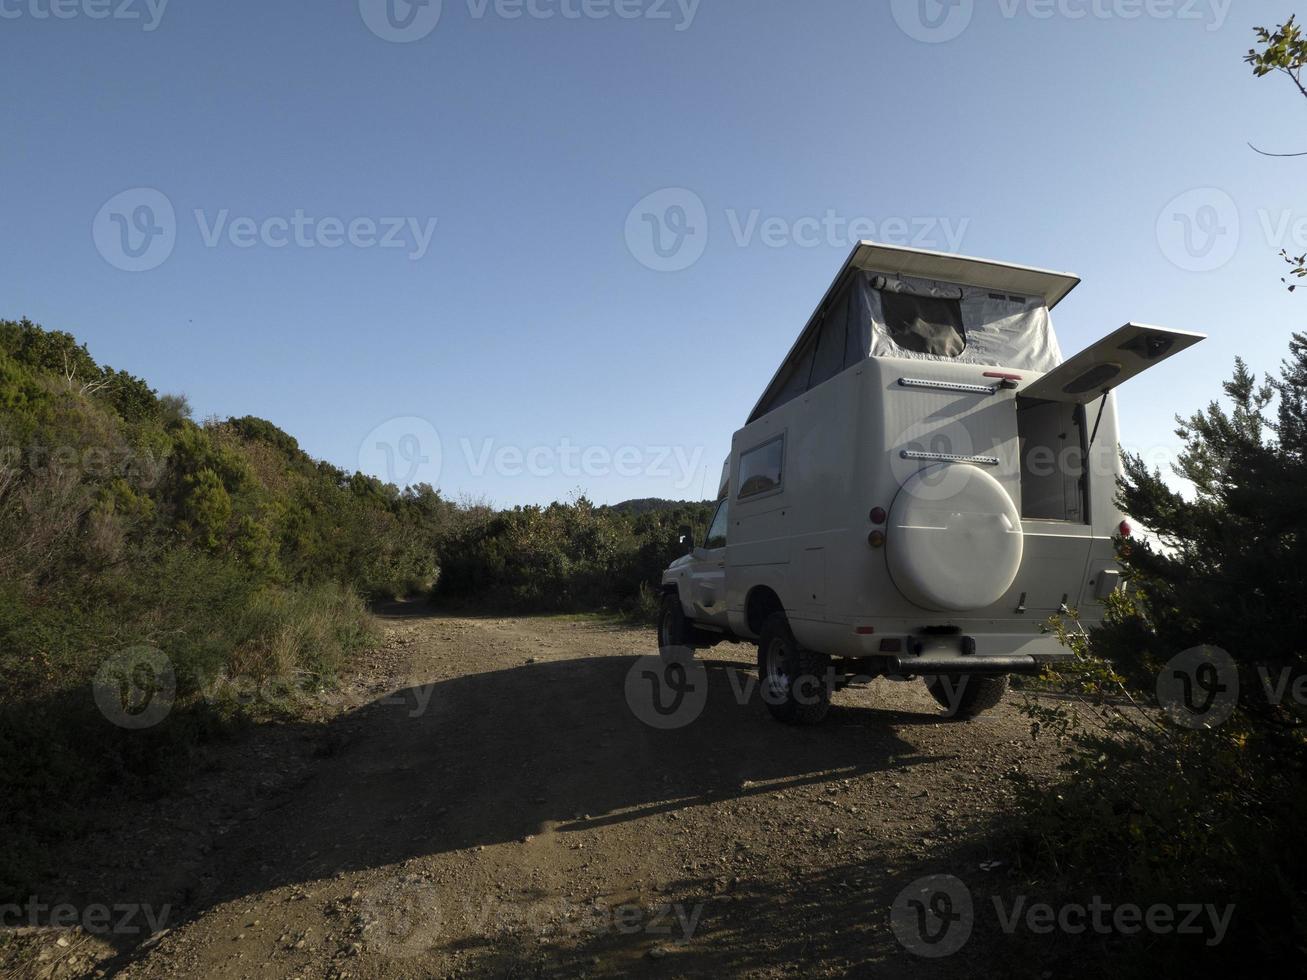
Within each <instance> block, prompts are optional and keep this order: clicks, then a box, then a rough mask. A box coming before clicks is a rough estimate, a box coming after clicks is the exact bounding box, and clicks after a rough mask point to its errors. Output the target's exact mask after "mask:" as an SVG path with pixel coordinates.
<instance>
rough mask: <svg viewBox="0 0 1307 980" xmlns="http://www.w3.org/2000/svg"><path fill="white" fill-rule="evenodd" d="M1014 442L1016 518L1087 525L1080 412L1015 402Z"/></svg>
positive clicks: (1073, 407)
mask: <svg viewBox="0 0 1307 980" xmlns="http://www.w3.org/2000/svg"><path fill="white" fill-rule="evenodd" d="M1017 436H1018V438H1019V440H1020V456H1021V516H1022V518H1024V519H1026V520H1032V521H1070V522H1072V523H1075V524H1087V523H1089V479H1088V473H1087V468H1086V466H1085V459H1086V457H1087V454H1088V445H1087V439H1088V436H1087V433H1086V432H1085V408H1084V406H1083V405H1079V404H1076V403H1075V402H1057V401H1040V400H1037V399H1033V398H1018V399H1017Z"/></svg>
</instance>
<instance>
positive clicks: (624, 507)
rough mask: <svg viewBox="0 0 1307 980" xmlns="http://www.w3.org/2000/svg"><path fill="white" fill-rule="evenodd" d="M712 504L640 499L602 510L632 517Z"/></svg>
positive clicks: (653, 498) (705, 501)
mask: <svg viewBox="0 0 1307 980" xmlns="http://www.w3.org/2000/svg"><path fill="white" fill-rule="evenodd" d="M712 504H713V501H711V500H702V501H701V500H664V499H663V498H662V497H641V498H640V499H638V500H623V501H622V502H621V503H620V504H613V505H612V506H611V507H605V508H603V509H604V510H611V511H614V512H616V513H618V514H629V515H631V516H633V517H634V516H639V515H640V514H660V513H662V512H663V511H668V510H681V509H682V508H685V507H700V506H709V507H711V506H712Z"/></svg>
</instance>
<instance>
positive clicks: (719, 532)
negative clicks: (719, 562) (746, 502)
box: [703, 500, 730, 550]
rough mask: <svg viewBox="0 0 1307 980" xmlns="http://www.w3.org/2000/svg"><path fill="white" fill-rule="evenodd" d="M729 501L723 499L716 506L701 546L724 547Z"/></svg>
mask: <svg viewBox="0 0 1307 980" xmlns="http://www.w3.org/2000/svg"><path fill="white" fill-rule="evenodd" d="M729 510H730V501H728V500H723V501H722V502H721V504H719V505H718V507H717V514H716V516H714V517H713V519H712V525H711V526H710V527H709V528H708V537H707V538H706V539H705V540H704V542H703V546H704V547H705V548H707V549H710V550H711V549H713V548H725V547H726V528H727V526H728V525H729V523H730V515H729V514H728V511H729Z"/></svg>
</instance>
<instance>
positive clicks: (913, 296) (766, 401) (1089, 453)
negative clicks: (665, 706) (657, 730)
mask: <svg viewBox="0 0 1307 980" xmlns="http://www.w3.org/2000/svg"><path fill="white" fill-rule="evenodd" d="M1078 282H1079V280H1078V279H1076V278H1075V277H1074V276H1070V275H1065V274H1061V273H1053V272H1045V271H1042V270H1038V269H1029V268H1024V267H1020V266H1013V265H1005V264H1000V263H995V262H988V261H984V260H979V259H968V258H963V257H959V256H954V255H945V254H940V253H931V252H923V251H918V250H914V249H905V248H890V247H886V246H880V245H874V244H872V243H867V242H864V243H861V244H860V245H859V246H858V247H857V248H856V249H855V250H854V252H853V254H852V255H851V256H850V258H849V260H848V262H847V263H846V264H845V266H844V267H843V269H841V271H840V274H839V275H838V276H837V277H836V279H835V281H834V283H833V284H832V286H831V288H830V290H828V292H827V293H826V296H825V297H824V299H823V300H822V303H821V305H820V306H819V307H818V309H817V311H816V313H815V314H814V316H813V317H812V319H811V320H810V321H809V323H808V325H807V326H806V327H805V329H804V331H803V333H802V334H801V335H800V337H799V339H798V341H797V342H796V343H795V345H794V347H793V349H792V350H791V351H790V354H789V355H788V356H787V358H786V360H785V362H784V363H783V364H782V366H781V368H780V370H779V371H778V372H777V374H776V376H775V377H774V378H773V380H772V382H771V384H770V385H769V386H768V387H767V389H766V391H765V393H764V395H763V397H762V398H761V399H760V400H759V402H758V405H757V406H756V407H755V408H754V410H753V412H752V413H751V414H750V417H749V419H748V422H747V424H746V425H745V426H744V427H743V428H742V429H740V430H739V431H738V432H736V433H735V435H734V437H733V439H732V442H731V455H730V457H729V459H728V460H727V462H726V466H725V469H724V472H723V479H722V484H721V491H720V503H719V509H718V512H717V515H716V517H715V519H714V521H713V524H712V527H711V528H710V529H709V533H708V535H707V537H705V538H702V539H700V540H699V541H698V542H694V543H695V544H696V545H697V546H696V547H694V549H693V551H692V553H691V554H689V555H687V556H686V557H684V558H682V559H680V560H678V561H677V562H675V563H673V565H672V566H671V567H670V568H668V569H667V571H666V572H665V574H664V576H663V590H664V594H665V597H666V598H665V600H664V602H665V610H666V612H667V614H668V616H669V617H671V619H672V620H673V621H672V622H670V623H669V622H665V621H660V644H661V645H663V646H667V645H668V644H676V643H678V642H679V643H683V644H685V645H689V646H695V645H705V644H709V643H711V642H714V641H715V640H717V639H721V638H736V639H744V640H758V639H759V638H760V636H761V634H762V633H763V632H764V624H765V623H766V622H767V621H768V619H769V618H770V617H772V616H774V615H776V614H777V613H783V615H784V620H785V622H786V623H787V624H788V629H789V631H790V633H792V637H791V639H792V641H793V643H794V645H796V646H797V647H801V648H803V650H804V651H808V652H815V653H816V654H818V655H819V656H820V658H822V659H820V660H819V661H818V662H819V663H822V664H826V663H830V664H833V665H836V666H837V667H838V668H839V669H838V670H837V671H836V672H835V673H836V675H837V676H836V679H835V682H834V684H833V685H832V687H835V688H837V687H838V686H840V685H841V683H843V682H846V681H847V679H848V676H849V675H850V674H857V675H861V676H866V675H873V674H877V673H880V674H888V675H891V676H898V677H905V676H911V675H923V676H934V675H951V676H956V677H965V676H969V675H977V676H988V675H994V676H998V675H1004V676H1005V675H1007V674H1010V673H1014V672H1032V671H1037V670H1038V669H1039V665H1040V664H1041V663H1042V662H1045V661H1049V660H1055V659H1058V658H1063V657H1067V656H1070V653H1069V651H1068V650H1067V649H1066V648H1064V647H1062V646H1060V645H1059V643H1058V642H1057V640H1056V638H1055V637H1054V636H1053V634H1051V633H1050V632H1048V631H1047V627H1046V622H1047V620H1048V619H1049V617H1050V616H1052V615H1054V614H1056V613H1058V612H1065V611H1067V610H1069V609H1075V610H1077V611H1078V612H1079V615H1080V618H1081V621H1082V622H1084V623H1086V624H1092V623H1094V622H1095V621H1097V620H1099V619H1101V617H1102V614H1103V608H1104V607H1103V602H1104V600H1105V599H1106V597H1107V596H1109V595H1110V594H1111V593H1112V592H1113V591H1114V590H1115V589H1117V588H1118V587H1120V585H1121V573H1120V570H1119V568H1118V566H1117V564H1116V561H1115V557H1114V556H1115V542H1114V537H1115V536H1116V535H1118V534H1123V533H1124V534H1128V533H1129V529H1128V525H1125V524H1124V523H1123V522H1124V520H1125V518H1124V515H1122V514H1121V513H1120V512H1119V511H1118V509H1117V507H1116V506H1115V504H1114V502H1113V497H1114V495H1115V490H1116V479H1117V477H1118V475H1119V474H1120V453H1119V447H1118V430H1117V414H1116V400H1115V397H1114V396H1113V394H1112V389H1113V388H1114V387H1115V386H1116V385H1117V384H1119V383H1120V382H1122V381H1124V380H1126V379H1128V378H1130V377H1133V376H1134V375H1135V374H1138V373H1140V372H1141V371H1142V370H1144V369H1146V368H1148V367H1150V366H1152V365H1154V364H1156V363H1159V362H1160V361H1162V360H1164V359H1166V358H1167V357H1169V356H1171V355H1173V354H1175V353H1178V352H1179V351H1180V350H1183V349H1184V348H1186V347H1188V346H1191V345H1192V344H1194V343H1197V342H1198V341H1199V340H1201V339H1202V337H1201V335H1198V334H1189V333H1182V332H1179V331H1172V330H1164V329H1161V328H1155V327H1145V326H1139V325H1135V324H1131V325H1128V326H1126V327H1123V328H1122V329H1121V330H1118V331H1116V332H1115V333H1114V334H1112V335H1110V336H1109V337H1107V338H1105V339H1104V340H1103V341H1101V342H1099V343H1098V344H1095V345H1094V346H1093V347H1091V348H1090V349H1089V350H1087V351H1085V352H1084V353H1083V354H1081V355H1079V356H1077V357H1075V358H1072V359H1071V360H1069V361H1065V362H1064V361H1063V358H1062V356H1061V352H1060V350H1059V348H1058V344H1057V340H1056V337H1055V335H1054V334H1053V331H1052V324H1051V320H1050V317H1049V313H1050V311H1051V310H1052V309H1053V308H1054V307H1055V306H1056V305H1057V304H1058V303H1059V302H1060V301H1061V300H1062V299H1064V298H1065V297H1066V295H1067V294H1068V293H1070V292H1071V290H1072V289H1073V288H1074V287H1075V286H1076V285H1077V284H1078ZM677 608H679V610H680V618H679V619H678V618H677V615H676V609H677ZM666 618H667V617H664V620H665V619H666ZM761 660H762V658H761V657H760V665H761ZM805 662H806V661H805ZM782 679H784V678H782ZM1005 683H1006V682H1005V681H1004V684H1005Z"/></svg>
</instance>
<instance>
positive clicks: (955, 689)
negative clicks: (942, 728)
mask: <svg viewBox="0 0 1307 980" xmlns="http://www.w3.org/2000/svg"><path fill="white" fill-rule="evenodd" d="M1007 683H1008V675H1007V674H989V675H985V674H937V675H935V676H934V677H927V678H926V690H928V691H929V692H930V695H931V697H933V698H934V699H935V700H936V701H938V702H939V704H940V707H942V708H944V710H945V712H946V714H947V717H949V718H958V719H967V718H974V717H976V715H978V714H980V713H981V712H984V711H988V710H989V709H990V708H992V707H994V706H995V705H997V704H998V703H999V702H1000V701H1002V700H1003V695H1004V694H1006V693H1007Z"/></svg>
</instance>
